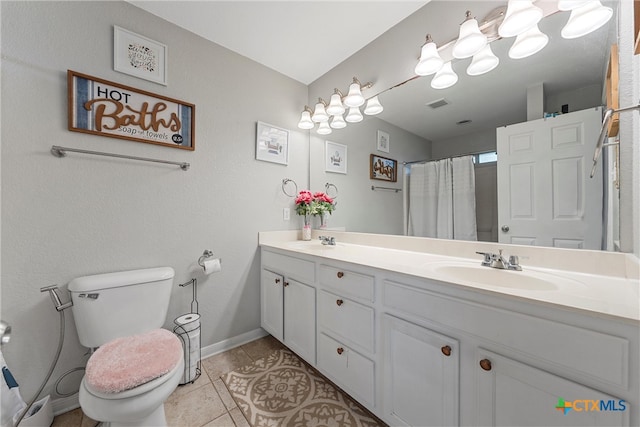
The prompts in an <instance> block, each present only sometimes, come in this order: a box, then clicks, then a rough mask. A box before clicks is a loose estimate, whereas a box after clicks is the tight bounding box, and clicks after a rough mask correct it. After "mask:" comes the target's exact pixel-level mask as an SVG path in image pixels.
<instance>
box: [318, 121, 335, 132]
mask: <svg viewBox="0 0 640 427" xmlns="http://www.w3.org/2000/svg"><path fill="white" fill-rule="evenodd" d="M331 132H332V130H331V128H330V127H329V122H328V121H324V122H322V123H320V125H319V126H318V133H319V134H320V135H329V134H330V133H331Z"/></svg>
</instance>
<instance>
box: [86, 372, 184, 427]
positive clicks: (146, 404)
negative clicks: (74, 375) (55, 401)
mask: <svg viewBox="0 0 640 427" xmlns="http://www.w3.org/2000/svg"><path fill="white" fill-rule="evenodd" d="M183 373H184V359H180V363H178V364H177V365H176V366H175V367H174V368H173V369H172V370H171V371H169V372H168V373H167V374H165V375H163V376H161V377H159V378H156V379H155V380H152V381H150V382H148V383H146V384H143V385H140V386H138V387H135V388H133V389H129V390H126V391H124V392H121V393H101V392H100V391H97V390H95V389H92V387H91V386H90V385H89V384H87V379H86V378H83V379H82V384H81V385H80V406H81V407H82V411H83V412H84V413H85V414H86V415H87V416H88V417H90V418H91V419H94V420H96V421H103V422H105V423H106V425H107V426H109V427H120V426H123V427H124V426H166V425H167V421H166V418H165V413H164V402H165V401H166V400H167V398H168V397H169V395H171V393H173V391H174V390H175V389H176V387H177V386H178V383H179V382H180V378H182V374H183ZM107 420H108V421H107Z"/></svg>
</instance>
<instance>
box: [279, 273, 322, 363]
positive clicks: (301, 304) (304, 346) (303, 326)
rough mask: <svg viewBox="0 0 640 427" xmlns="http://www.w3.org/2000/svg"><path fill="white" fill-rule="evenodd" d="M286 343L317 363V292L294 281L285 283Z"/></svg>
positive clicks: (290, 280) (308, 359) (288, 280)
mask: <svg viewBox="0 0 640 427" xmlns="http://www.w3.org/2000/svg"><path fill="white" fill-rule="evenodd" d="M284 343H285V344H286V345H287V346H288V347H289V348H290V349H291V350H293V351H294V352H295V353H296V354H297V355H298V356H300V357H302V358H303V359H304V360H306V361H307V362H309V363H311V364H313V365H315V363H316V290H315V288H313V287H312V286H308V285H305V284H304V283H300V282H298V281H295V280H292V279H288V278H287V279H286V282H285V283H284Z"/></svg>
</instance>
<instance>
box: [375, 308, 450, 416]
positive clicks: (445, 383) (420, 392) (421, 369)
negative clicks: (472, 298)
mask: <svg viewBox="0 0 640 427" xmlns="http://www.w3.org/2000/svg"><path fill="white" fill-rule="evenodd" d="M384 347H385V367H384V386H383V388H384V393H385V394H384V413H385V418H386V419H385V421H387V422H388V423H390V424H392V425H406V426H445V425H457V424H458V401H459V394H458V393H459V390H458V388H459V385H458V375H459V374H458V372H459V354H458V353H459V345H458V341H457V340H455V339H452V338H449V337H447V336H444V335H441V334H439V333H437V332H434V331H431V330H429V329H426V328H423V327H421V326H418V325H414V324H412V323H409V322H406V321H404V320H400V319H398V318H395V317H392V316H389V315H385V316H384Z"/></svg>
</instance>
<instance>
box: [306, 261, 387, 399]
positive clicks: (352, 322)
mask: <svg viewBox="0 0 640 427" xmlns="http://www.w3.org/2000/svg"><path fill="white" fill-rule="evenodd" d="M319 288H320V290H319V293H318V368H319V369H320V371H321V372H322V373H324V374H325V375H327V377H329V379H331V380H332V381H333V382H335V383H336V384H337V385H338V386H340V387H342V388H343V389H344V390H346V391H347V392H348V393H349V394H351V395H352V396H353V397H354V398H355V399H356V400H358V401H360V402H361V403H363V404H364V405H365V406H367V407H369V408H373V407H374V406H375V397H376V395H375V363H374V358H375V335H376V331H375V323H374V320H375V317H374V309H373V307H372V304H373V302H374V294H375V283H374V277H373V276H372V275H367V274H363V273H360V272H356V271H353V269H351V268H343V266H340V265H337V264H326V263H323V264H320V266H319Z"/></svg>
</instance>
